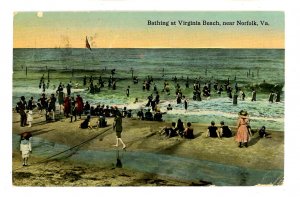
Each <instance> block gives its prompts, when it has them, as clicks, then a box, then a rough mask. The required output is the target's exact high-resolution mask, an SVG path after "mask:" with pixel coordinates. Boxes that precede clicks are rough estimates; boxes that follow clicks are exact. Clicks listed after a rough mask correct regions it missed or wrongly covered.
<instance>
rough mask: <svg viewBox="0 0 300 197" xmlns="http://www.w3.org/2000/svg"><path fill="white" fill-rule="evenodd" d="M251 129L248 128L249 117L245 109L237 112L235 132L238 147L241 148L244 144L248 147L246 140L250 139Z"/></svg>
mask: <svg viewBox="0 0 300 197" xmlns="http://www.w3.org/2000/svg"><path fill="white" fill-rule="evenodd" d="M251 135H252V134H251V131H250V130H249V117H248V113H247V111H243V110H242V111H240V112H239V119H238V122H237V133H236V141H237V142H239V147H240V148H242V145H243V144H244V145H245V147H248V142H249V141H250V136H251Z"/></svg>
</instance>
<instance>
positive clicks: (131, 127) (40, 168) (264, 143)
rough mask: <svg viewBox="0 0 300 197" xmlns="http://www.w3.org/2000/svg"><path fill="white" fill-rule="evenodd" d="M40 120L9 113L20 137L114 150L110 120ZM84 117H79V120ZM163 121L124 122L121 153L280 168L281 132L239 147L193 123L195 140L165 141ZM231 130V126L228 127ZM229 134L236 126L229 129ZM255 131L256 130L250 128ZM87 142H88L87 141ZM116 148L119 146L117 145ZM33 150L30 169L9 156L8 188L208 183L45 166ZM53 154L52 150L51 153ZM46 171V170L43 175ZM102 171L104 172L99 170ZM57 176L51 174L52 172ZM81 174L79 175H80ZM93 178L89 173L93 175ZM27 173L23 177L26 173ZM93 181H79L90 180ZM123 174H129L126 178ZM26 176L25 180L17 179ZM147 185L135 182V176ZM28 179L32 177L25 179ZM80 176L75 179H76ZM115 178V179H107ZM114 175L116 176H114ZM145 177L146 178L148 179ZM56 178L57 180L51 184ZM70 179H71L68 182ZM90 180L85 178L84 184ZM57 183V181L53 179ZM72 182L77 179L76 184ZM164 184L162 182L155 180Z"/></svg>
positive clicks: (81, 166) (119, 171) (17, 155)
mask: <svg viewBox="0 0 300 197" xmlns="http://www.w3.org/2000/svg"><path fill="white" fill-rule="evenodd" d="M44 119H45V118H44V117H41V116H40V115H39V114H34V121H33V126H32V127H31V128H29V127H20V122H19V121H20V117H19V114H17V113H15V112H14V113H13V133H14V134H20V133H22V132H24V131H30V132H31V133H32V134H33V138H34V137H39V138H43V139H45V140H48V141H50V142H55V143H59V144H64V145H68V146H70V147H72V146H76V145H78V144H80V143H82V142H84V141H88V143H87V144H84V146H82V147H80V149H86V150H113V149H115V148H114V147H113V146H112V145H113V144H114V143H115V133H114V132H113V130H112V129H110V128H111V125H112V122H113V118H108V119H107V121H108V127H106V128H94V129H93V130H89V129H80V128H78V125H79V124H80V122H82V120H77V121H76V122H72V123H70V119H65V118H61V119H58V120H56V121H55V122H49V123H46V122H45V121H44ZM82 119H84V117H83V118H82ZM96 121H97V118H96V117H93V118H92V121H91V122H92V125H96ZM169 125H170V123H168V122H153V121H142V120H137V119H135V118H123V128H124V131H123V133H122V139H123V141H124V142H125V143H126V145H127V148H126V151H127V152H129V151H133V152H151V153H159V154H166V155H173V156H178V157H182V158H192V159H199V160H206V161H212V162H216V163H220V164H226V165H233V166H239V167H244V168H250V169H258V170H273V169H276V170H283V169H284V132H278V131H272V132H271V133H272V134H271V138H260V137H259V136H258V133H254V135H253V137H252V139H251V141H250V144H249V147H248V148H245V147H244V148H238V147H237V146H238V145H237V143H236V142H235V141H234V138H222V139H214V138H207V137H205V133H206V129H207V125H200V124H193V125H192V126H193V128H194V135H195V139H192V140H187V139H183V138H181V137H173V138H166V137H165V136H164V135H161V134H159V131H160V130H161V128H162V127H164V126H169ZM229 126H231V125H229ZM231 128H232V130H233V131H235V130H236V128H234V126H231ZM253 131H254V132H256V129H253ZM90 139H91V140H90ZM120 149H121V147H120ZM34 151H35V150H33V154H32V157H31V158H30V162H31V163H36V164H34V165H32V166H29V167H25V168H24V167H21V155H20V153H19V152H17V151H14V152H13V166H12V168H13V170H12V171H13V184H14V185H20V186H21V185H23V186H24V185H26V186H32V185H45V186H48V185H56V186H60V185H78V186H83V185H87V186H96V185H101V186H108V185H111V186H116V185H132V186H135V185H193V184H194V185H207V184H208V183H205V180H204V181H203V182H201V181H200V182H197V183H195V182H192V181H189V182H187V181H183V180H174V179H173V180H172V179H170V178H168V177H163V178H162V177H159V176H157V175H153V174H147V173H142V172H134V171H132V170H126V169H124V168H116V167H115V166H109V167H108V166H106V167H101V168H97V166H93V168H96V169H98V170H93V169H92V168H89V167H87V166H88V164H87V163H88V162H87V163H81V164H80V163H79V162H78V163H72V162H66V161H61V160H60V161H57V160H55V159H52V160H49V161H47V162H44V163H39V161H42V160H43V159H45V158H38V157H35V155H34ZM54 154H56V152H53V155H54ZM45 169H47V170H46V171H47V172H46V171H45ZM104 169H105V170H104ZM57 171H58V172H59V173H54V172H57ZM83 171H84V173H83ZM95 171H96V172H97V173H98V174H97V175H96V174H94V172H95ZM26 173H27V174H26ZM41 173H43V174H44V175H46V176H44V178H42V179H41V180H39V181H33V180H34V179H35V178H34V177H37V176H38V177H39V175H40V174H41ZM92 175H95V176H96V177H98V179H95V180H94V178H91V179H92V180H90V179H89V178H84V177H93V176H92ZM127 175H128V176H127ZM22 176H23V177H26V176H27V177H28V178H26V179H23V178H20V177H22ZM55 176H60V177H62V176H70V177H71V178H70V177H69V178H67V179H64V181H59V178H58V179H57V177H56V178H55ZM141 176H142V177H144V176H146V177H148V178H145V179H146V180H148V179H149V180H151V181H150V183H149V181H148V182H147V181H138V180H140V178H139V177H141ZM30 177H31V178H30ZM78 177H79V178H78ZM107 177H114V178H113V179H114V181H116V182H114V181H112V180H109V179H107ZM116 177H117V178H116ZM149 177H150V178H149ZM56 179H57V180H56ZM68 179H70V181H67V180H68ZM88 179H89V180H88ZM55 180H56V181H55ZM75 180H76V181H75ZM155 180H163V181H158V182H157V181H155Z"/></svg>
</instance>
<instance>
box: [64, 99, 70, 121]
mask: <svg viewBox="0 0 300 197" xmlns="http://www.w3.org/2000/svg"><path fill="white" fill-rule="evenodd" d="M70 113H71V101H70V97H69V96H66V97H65V99H64V114H65V116H66V117H67V118H68V117H69V114H70Z"/></svg>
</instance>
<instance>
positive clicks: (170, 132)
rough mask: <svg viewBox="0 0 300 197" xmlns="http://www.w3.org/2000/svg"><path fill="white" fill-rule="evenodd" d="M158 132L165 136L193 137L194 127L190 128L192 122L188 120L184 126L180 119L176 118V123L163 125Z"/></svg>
mask: <svg viewBox="0 0 300 197" xmlns="http://www.w3.org/2000/svg"><path fill="white" fill-rule="evenodd" d="M159 133H160V134H162V135H165V136H167V137H175V136H180V137H182V138H187V139H194V129H193V128H192V123H190V122H188V123H187V124H186V127H184V124H183V122H182V121H181V119H178V121H177V123H175V122H172V123H171V127H163V128H162V129H161V130H160V131H159Z"/></svg>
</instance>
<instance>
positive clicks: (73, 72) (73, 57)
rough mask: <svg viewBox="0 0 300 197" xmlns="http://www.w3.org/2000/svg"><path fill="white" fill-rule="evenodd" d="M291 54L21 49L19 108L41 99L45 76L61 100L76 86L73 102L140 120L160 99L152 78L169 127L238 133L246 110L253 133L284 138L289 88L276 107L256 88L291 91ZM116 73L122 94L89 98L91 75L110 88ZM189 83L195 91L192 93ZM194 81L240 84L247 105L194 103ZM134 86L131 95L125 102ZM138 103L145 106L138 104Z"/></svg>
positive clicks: (17, 54) (16, 75) (16, 71)
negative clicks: (112, 108)
mask: <svg viewBox="0 0 300 197" xmlns="http://www.w3.org/2000/svg"><path fill="white" fill-rule="evenodd" d="M284 52H285V51H284V50H283V49H92V51H89V50H87V49H72V48H59V49H14V51H13V106H14V105H15V104H16V102H17V101H18V100H19V98H20V96H22V95H24V96H25V97H26V99H29V98H30V97H31V96H33V97H34V98H35V100H37V99H38V98H39V96H40V94H41V92H42V90H41V89H39V87H38V85H39V80H40V78H41V76H42V75H43V74H44V77H45V79H46V81H47V79H48V76H49V88H48V89H46V94H47V95H49V94H51V93H54V92H55V89H56V87H57V86H58V84H59V83H60V82H62V83H63V84H65V85H66V84H67V83H68V82H70V81H72V84H73V85H75V84H76V83H77V84H78V88H77V89H75V88H74V89H72V95H76V94H80V95H81V96H82V97H83V98H84V101H86V100H87V101H89V102H90V103H92V104H104V105H118V106H119V107H124V106H127V108H128V109H132V110H133V112H134V113H135V112H136V111H137V110H138V109H140V108H141V107H142V108H143V107H145V104H146V101H147V97H148V96H149V95H150V94H153V95H154V96H155V94H154V91H153V85H152V87H151V90H150V91H143V90H142V82H143V81H144V80H145V79H146V77H147V76H149V75H150V76H152V77H153V78H154V83H155V84H156V86H157V88H158V91H159V94H160V99H161V103H160V105H159V107H160V109H161V110H162V111H164V112H166V106H167V105H168V104H171V105H172V106H173V110H172V111H169V112H167V114H164V115H163V119H164V120H166V121H177V119H178V118H181V119H182V120H183V121H184V122H187V121H190V122H192V123H203V124H209V123H210V122H211V121H212V120H214V121H215V122H217V123H218V122H220V121H221V120H223V121H225V122H226V123H227V124H228V125H231V126H234V125H235V124H236V119H237V113H238V112H239V111H240V110H242V109H243V110H247V111H248V112H249V114H250V117H251V126H252V127H253V128H255V129H256V128H259V127H261V126H262V125H265V126H266V128H267V129H271V130H277V131H283V130H284V88H282V92H281V101H280V102H278V103H269V102H268V95H269V91H266V90H264V91H262V90H260V89H257V101H256V102H251V89H250V87H251V86H254V85H258V84H261V83H262V82H266V83H268V84H271V86H272V87H273V86H276V85H279V86H282V87H284V82H285V79H284ZM112 69H116V74H115V75H114V77H115V78H117V89H116V90H112V89H109V88H108V87H107V83H106V84H105V87H104V88H103V89H101V92H100V93H97V94H90V93H89V92H88V91H87V86H86V87H83V85H82V84H83V77H84V76H87V77H89V76H93V77H94V78H95V79H94V80H97V79H98V77H99V76H101V77H102V79H103V80H105V81H107V79H108V78H109V77H110V76H111V70H112ZM247 73H250V75H247ZM132 74H133V75H134V76H137V77H138V79H139V83H138V84H133V83H132V81H131V77H132ZM175 76H176V78H177V79H178V83H179V84H180V86H181V89H182V92H183V94H184V95H185V96H186V97H187V98H188V99H189V104H188V111H187V112H185V110H184V107H183V105H182V104H177V103H176V98H175V85H176V83H175V82H174V81H173V80H172V79H173V78H174V77H175ZM187 77H188V78H189V80H190V86H189V88H186V87H185V80H186V78H187ZM195 78H198V79H199V78H200V83H201V87H203V84H204V83H206V82H208V81H211V82H212V84H213V83H214V82H215V81H217V82H218V83H220V84H224V82H225V81H226V80H229V81H230V85H231V87H234V84H235V83H237V84H238V86H239V87H241V88H242V89H243V91H244V92H245V94H246V99H245V101H241V100H238V105H233V104H232V100H231V99H229V98H228V97H227V95H226V94H225V93H223V94H222V95H221V96H219V95H217V94H216V92H214V91H212V95H211V97H209V98H204V97H202V99H203V100H202V101H193V100H192V96H193V94H192V92H193V90H192V86H193V82H194V79H195ZM164 81H167V82H169V84H170V87H171V94H170V95H168V94H165V93H163V92H161V90H162V88H163V83H164ZM128 86H130V96H129V97H126V95H125V91H126V88H127V87H128ZM65 91H66V90H65ZM270 91H271V90H270ZM135 98H138V99H139V102H138V103H135V104H134V103H133V101H134V100H135ZM134 115H135V114H134Z"/></svg>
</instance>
